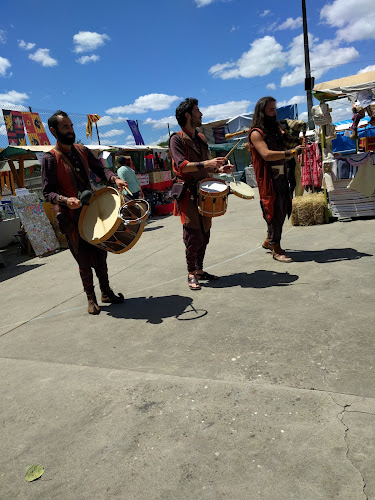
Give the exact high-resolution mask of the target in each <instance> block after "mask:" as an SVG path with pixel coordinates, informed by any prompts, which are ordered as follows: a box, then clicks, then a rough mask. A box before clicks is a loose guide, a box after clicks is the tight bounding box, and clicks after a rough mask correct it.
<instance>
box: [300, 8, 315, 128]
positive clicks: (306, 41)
mask: <svg viewBox="0 0 375 500" xmlns="http://www.w3.org/2000/svg"><path fill="white" fill-rule="evenodd" d="M302 23H303V47H304V50H305V74H306V79H305V82H306V83H305V89H306V97H307V115H308V125H309V130H313V129H314V128H315V126H314V121H313V119H312V114H311V108H312V105H313V100H312V92H311V90H312V85H311V83H312V80H311V71H310V54H309V37H308V31H307V19H306V0H302Z"/></svg>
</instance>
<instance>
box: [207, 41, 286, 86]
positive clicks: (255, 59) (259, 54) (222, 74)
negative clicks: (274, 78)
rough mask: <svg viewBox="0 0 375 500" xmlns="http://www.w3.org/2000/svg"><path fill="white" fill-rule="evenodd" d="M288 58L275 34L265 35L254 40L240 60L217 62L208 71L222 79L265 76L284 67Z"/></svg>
mask: <svg viewBox="0 0 375 500" xmlns="http://www.w3.org/2000/svg"><path fill="white" fill-rule="evenodd" d="M286 60H287V53H286V52H283V48H282V46H281V45H280V44H279V43H278V42H277V41H276V40H275V38H274V37H273V36H265V37H263V38H258V39H256V40H254V41H253V43H252V44H251V46H250V49H249V50H248V51H247V52H244V53H243V54H242V56H241V57H240V58H239V59H238V61H236V62H226V63H222V64H216V65H215V66H212V67H211V68H210V69H209V71H208V72H209V73H210V74H211V75H213V76H214V77H215V78H221V79H222V80H228V79H229V78H238V77H243V78H252V77H254V76H265V75H268V74H269V73H271V71H273V70H274V69H277V68H282V67H283V66H284V64H285V63H286Z"/></svg>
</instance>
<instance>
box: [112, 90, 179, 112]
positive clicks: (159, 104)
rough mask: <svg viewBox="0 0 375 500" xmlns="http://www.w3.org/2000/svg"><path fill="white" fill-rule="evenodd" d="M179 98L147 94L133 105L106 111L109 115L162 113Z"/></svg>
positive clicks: (138, 98)
mask: <svg viewBox="0 0 375 500" xmlns="http://www.w3.org/2000/svg"><path fill="white" fill-rule="evenodd" d="M180 99H181V98H180V97H178V96H176V95H167V94H147V95H142V96H140V97H137V99H136V100H135V101H134V102H133V104H125V105H124V106H117V107H114V108H110V109H107V110H106V113H108V114H109V115H112V114H120V113H126V114H130V113H133V114H141V113H147V111H149V110H151V111H162V110H163V109H168V108H169V107H170V106H171V104H172V103H174V102H175V101H177V100H180Z"/></svg>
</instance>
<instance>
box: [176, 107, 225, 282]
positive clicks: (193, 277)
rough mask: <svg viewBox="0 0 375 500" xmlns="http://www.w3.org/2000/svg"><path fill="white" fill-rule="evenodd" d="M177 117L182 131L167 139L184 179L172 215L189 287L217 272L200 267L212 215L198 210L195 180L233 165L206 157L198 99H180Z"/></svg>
mask: <svg viewBox="0 0 375 500" xmlns="http://www.w3.org/2000/svg"><path fill="white" fill-rule="evenodd" d="M176 119H177V122H178V124H179V125H180V127H181V131H180V132H178V133H176V134H173V135H172V137H171V139H170V153H171V156H172V160H173V170H174V172H175V173H176V175H177V177H178V180H179V182H184V191H183V194H182V196H181V198H180V199H179V201H176V202H175V211H174V214H175V215H180V217H181V222H182V224H183V240H184V244H185V250H186V263H187V270H188V284H189V287H190V289H191V290H200V289H201V287H200V285H199V280H212V279H217V276H214V275H212V274H209V273H207V272H205V271H203V259H204V255H205V252H206V247H207V244H208V242H209V239H210V228H211V217H205V216H202V215H200V214H199V212H198V205H197V204H198V202H197V198H198V192H197V183H198V182H199V181H201V180H203V179H206V178H207V177H209V176H210V174H212V173H213V172H216V173H227V172H231V171H232V170H233V166H232V165H225V164H226V163H227V159H226V158H223V157H219V158H214V159H209V151H208V144H207V140H206V138H205V137H204V135H202V134H199V133H198V131H197V130H196V128H197V127H200V126H201V125H202V113H201V112H200V110H199V108H198V101H197V99H193V98H191V97H188V98H186V99H185V100H184V101H182V102H181V103H180V104H179V105H178V107H177V109H176Z"/></svg>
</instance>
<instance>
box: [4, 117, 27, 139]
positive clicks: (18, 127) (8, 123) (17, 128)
mask: <svg viewBox="0 0 375 500" xmlns="http://www.w3.org/2000/svg"><path fill="white" fill-rule="evenodd" d="M3 116H4V122H5V128H6V130H7V136H8V142H9V146H26V139H25V131H24V129H23V119H22V113H21V112H20V111H10V110H8V109H3Z"/></svg>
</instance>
